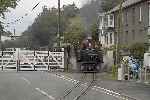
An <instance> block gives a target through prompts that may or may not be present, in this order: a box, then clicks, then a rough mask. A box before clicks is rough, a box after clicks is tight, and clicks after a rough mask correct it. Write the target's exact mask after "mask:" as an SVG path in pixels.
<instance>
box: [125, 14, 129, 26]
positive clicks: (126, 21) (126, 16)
mask: <svg viewBox="0 0 150 100" xmlns="http://www.w3.org/2000/svg"><path fill="white" fill-rule="evenodd" d="M125 23H126V26H128V11H126V12H125Z"/></svg>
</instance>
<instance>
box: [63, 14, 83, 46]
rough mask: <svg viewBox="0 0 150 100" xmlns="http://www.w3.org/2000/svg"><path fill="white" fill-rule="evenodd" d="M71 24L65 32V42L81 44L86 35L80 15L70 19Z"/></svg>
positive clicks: (75, 44) (74, 44)
mask: <svg viewBox="0 0 150 100" xmlns="http://www.w3.org/2000/svg"><path fill="white" fill-rule="evenodd" d="M69 22H70V24H69V25H68V26H67V29H66V31H65V33H64V42H65V43H71V44H72V45H73V46H79V44H80V42H81V40H82V39H83V37H84V35H83V33H84V28H83V25H82V23H81V18H80V16H76V17H74V18H71V19H70V20H69Z"/></svg>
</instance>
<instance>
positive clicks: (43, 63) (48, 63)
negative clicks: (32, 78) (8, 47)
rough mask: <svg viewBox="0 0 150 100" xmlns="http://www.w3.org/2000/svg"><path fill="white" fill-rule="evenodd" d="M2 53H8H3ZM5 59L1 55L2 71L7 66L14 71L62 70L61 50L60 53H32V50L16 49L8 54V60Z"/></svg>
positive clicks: (62, 54) (62, 55)
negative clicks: (13, 68)
mask: <svg viewBox="0 0 150 100" xmlns="http://www.w3.org/2000/svg"><path fill="white" fill-rule="evenodd" d="M3 52H8V51H3ZM1 55H2V54H1ZM5 58H6V57H5V56H4V53H3V55H2V56H1V60H0V63H1V67H2V69H3V70H4V68H6V67H8V66H11V67H12V65H13V64H14V65H13V66H14V67H15V69H16V70H50V69H64V51H63V50H62V51H61V52H51V51H34V50H21V49H16V50H15V51H14V52H13V53H10V54H9V58H6V59H5ZM10 61H11V63H10ZM4 62H5V63H4ZM6 62H9V63H6ZM12 62H13V63H12ZM4 65H5V67H4Z"/></svg>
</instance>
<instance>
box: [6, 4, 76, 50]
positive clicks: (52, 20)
mask: <svg viewBox="0 0 150 100" xmlns="http://www.w3.org/2000/svg"><path fill="white" fill-rule="evenodd" d="M78 13H79V9H78V8H77V7H76V6H75V5H74V4H70V5H66V6H63V8H62V10H61V19H60V22H61V27H60V33H61V36H63V33H64V32H66V30H68V29H69V28H70V26H69V25H70V23H71V22H70V19H72V18H74V17H75V16H76V15H77V14H78ZM77 22H78V21H77ZM57 27H58V9H57V8H51V9H48V8H47V7H43V11H42V12H41V13H40V14H39V15H38V16H37V18H36V19H35V21H34V23H33V24H32V25H31V26H29V27H28V29H27V30H26V31H24V32H23V33H22V36H21V37H20V38H19V39H17V40H16V41H11V42H14V43H16V42H17V46H20V47H22V46H24V47H28V48H31V49H35V48H39V47H43V46H49V47H51V46H53V43H54V42H55V41H56V39H57V31H58V28H57ZM68 31H69V30H68ZM74 32H76V30H74ZM76 36H77V37H78V35H77V34H76ZM7 44H9V42H8V41H7ZM12 45H14V44H12ZM9 46H10V45H9ZM15 46H16V44H15Z"/></svg>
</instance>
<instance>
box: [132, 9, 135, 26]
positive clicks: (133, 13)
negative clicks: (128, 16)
mask: <svg viewBox="0 0 150 100" xmlns="http://www.w3.org/2000/svg"><path fill="white" fill-rule="evenodd" d="M132 24H133V25H134V24H135V8H132Z"/></svg>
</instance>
